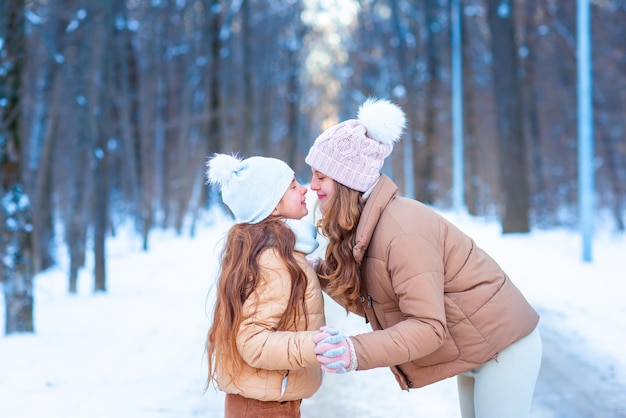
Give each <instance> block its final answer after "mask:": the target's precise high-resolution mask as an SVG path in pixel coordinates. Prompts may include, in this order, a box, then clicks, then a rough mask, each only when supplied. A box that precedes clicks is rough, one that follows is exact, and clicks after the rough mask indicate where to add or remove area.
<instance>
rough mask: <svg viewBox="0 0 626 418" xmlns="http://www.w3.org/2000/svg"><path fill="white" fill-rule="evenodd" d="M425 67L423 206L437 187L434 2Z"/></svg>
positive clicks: (428, 7)
mask: <svg viewBox="0 0 626 418" xmlns="http://www.w3.org/2000/svg"><path fill="white" fill-rule="evenodd" d="M425 6H426V28H427V31H426V33H427V34H428V37H427V39H426V67H427V70H426V72H427V74H428V81H427V82H426V86H425V93H426V94H425V96H424V104H425V106H426V108H425V110H424V141H423V144H422V146H421V147H420V148H421V152H422V153H423V154H424V155H423V157H422V162H421V164H420V172H421V178H422V180H423V182H422V189H421V193H420V196H421V200H422V201H424V202H425V203H430V204H434V203H435V194H436V191H437V185H436V180H435V157H436V149H435V144H436V141H437V131H436V128H437V115H438V113H439V112H440V110H439V109H438V108H437V102H438V101H439V90H440V86H441V83H440V82H439V65H440V64H439V51H438V50H437V48H438V45H437V33H438V32H439V29H435V28H439V26H440V23H439V21H438V18H437V4H436V2H434V1H426V2H425Z"/></svg>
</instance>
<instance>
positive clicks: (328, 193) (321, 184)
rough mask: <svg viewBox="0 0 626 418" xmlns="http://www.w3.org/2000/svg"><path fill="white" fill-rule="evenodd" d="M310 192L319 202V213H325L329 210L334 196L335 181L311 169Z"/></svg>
mask: <svg viewBox="0 0 626 418" xmlns="http://www.w3.org/2000/svg"><path fill="white" fill-rule="evenodd" d="M311 190H313V191H314V192H316V193H317V198H318V199H319V202H320V211H321V212H322V213H325V212H326V211H327V210H328V209H330V204H331V203H330V202H331V201H332V197H333V196H334V195H335V180H333V179H331V178H330V177H327V176H325V175H324V174H322V173H320V172H319V171H317V170H315V169H313V177H312V178H311Z"/></svg>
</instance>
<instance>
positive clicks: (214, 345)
mask: <svg viewBox="0 0 626 418" xmlns="http://www.w3.org/2000/svg"><path fill="white" fill-rule="evenodd" d="M295 242H296V237H295V234H294V233H293V231H291V229H290V228H289V227H288V226H287V225H285V223H284V222H283V221H282V220H281V219H279V218H278V217H270V218H267V219H265V220H263V221H261V222H259V223H257V224H236V225H233V226H232V227H231V229H230V230H229V232H228V235H227V237H226V243H225V245H224V248H223V249H222V255H221V267H220V273H219V276H218V279H217V302H216V304H215V308H214V314H213V322H212V324H211V327H210V328H209V332H208V336H207V342H206V352H207V357H208V366H209V375H208V379H207V387H208V385H209V384H210V383H211V382H212V381H213V382H215V383H217V377H218V374H219V375H222V376H223V377H224V378H225V379H231V380H232V379H234V377H235V376H237V375H238V374H239V373H240V372H241V370H242V367H243V364H244V362H243V359H242V358H241V355H240V354H239V351H238V350H237V330H238V328H239V326H240V324H241V322H242V321H243V319H244V318H243V306H244V303H245V301H246V299H248V297H249V296H250V295H251V294H252V293H253V292H255V290H256V288H257V286H258V284H259V281H260V280H261V278H262V271H261V268H260V266H259V255H260V254H261V253H262V252H263V251H264V250H266V249H267V248H273V249H275V250H276V253H277V254H278V256H279V257H280V258H281V259H282V260H283V261H284V263H285V266H286V268H287V271H288V272H289V275H290V277H291V294H290V296H289V302H288V304H287V309H286V310H285V312H284V313H283V316H282V318H281V319H280V322H279V323H278V325H277V327H276V330H287V329H293V330H296V328H297V324H298V322H299V321H300V319H301V318H304V319H305V328H304V329H306V328H307V327H308V319H307V309H306V304H305V292H306V286H307V276H306V273H305V272H304V271H303V270H302V268H300V266H299V265H298V263H297V261H296V259H295V258H294V255H293V252H294V245H295Z"/></svg>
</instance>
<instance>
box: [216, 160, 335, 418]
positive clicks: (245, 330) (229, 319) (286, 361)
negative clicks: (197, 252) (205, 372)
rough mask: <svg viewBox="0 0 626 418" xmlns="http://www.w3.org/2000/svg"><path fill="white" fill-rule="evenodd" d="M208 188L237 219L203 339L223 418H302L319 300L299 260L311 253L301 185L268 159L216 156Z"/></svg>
mask: <svg viewBox="0 0 626 418" xmlns="http://www.w3.org/2000/svg"><path fill="white" fill-rule="evenodd" d="M207 176H208V179H209V182H211V183H213V184H216V185H219V186H220V187H221V192H222V200H223V201H224V203H225V204H226V205H227V206H228V207H229V208H230V210H231V211H232V212H233V214H234V215H235V217H236V224H235V225H233V226H232V227H231V229H230V230H229V232H228V236H227V238H226V243H225V246H224V248H223V250H222V258H221V265H220V267H221V271H220V274H219V277H218V280H217V301H216V304H215V310H214V315H213V322H212V324H211V327H210V329H209V333H208V338H207V347H206V350H207V355H208V366H209V378H208V382H209V383H211V382H214V383H215V384H217V386H218V388H219V389H220V390H222V391H224V392H226V398H225V404H224V411H225V412H224V413H225V415H224V416H225V417H226V418H230V417H232V418H248V417H250V418H252V417H254V418H263V417H285V418H292V417H300V404H301V400H302V399H303V398H307V397H310V396H311V395H313V394H314V393H315V392H316V391H317V389H318V388H319V386H320V384H321V380H322V371H321V370H320V368H319V363H318V362H317V359H316V356H315V353H314V348H315V342H314V337H315V335H316V334H317V330H318V329H319V328H320V327H322V326H323V325H324V302H323V297H322V293H321V289H320V285H319V282H318V280H317V276H316V275H315V272H314V271H313V269H312V268H311V266H310V265H309V264H308V262H307V260H306V258H305V255H306V254H309V253H311V252H313V251H314V250H315V248H316V247H317V245H318V244H317V241H316V239H315V238H316V229H315V226H314V225H313V224H310V223H307V222H304V221H301V220H299V219H301V218H302V217H304V216H305V215H307V213H308V210H307V207H306V202H305V194H306V190H307V189H306V187H304V186H302V185H300V184H299V183H298V182H297V181H296V180H295V178H294V172H293V170H292V169H291V168H290V167H289V166H288V165H287V164H285V163H284V162H283V161H280V160H277V159H274V158H264V157H251V158H248V159H245V160H240V159H238V158H236V157H234V156H231V155H225V154H217V155H215V156H214V157H213V158H212V159H210V160H209V161H208V170H207Z"/></svg>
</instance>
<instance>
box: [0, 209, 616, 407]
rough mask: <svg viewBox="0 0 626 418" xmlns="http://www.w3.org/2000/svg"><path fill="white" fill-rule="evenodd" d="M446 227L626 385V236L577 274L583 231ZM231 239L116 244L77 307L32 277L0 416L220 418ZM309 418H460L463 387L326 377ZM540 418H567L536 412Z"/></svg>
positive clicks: (584, 354) (335, 312)
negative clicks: (472, 243) (214, 308)
mask: <svg viewBox="0 0 626 418" xmlns="http://www.w3.org/2000/svg"><path fill="white" fill-rule="evenodd" d="M446 215H447V216H448V217H449V218H450V219H451V220H452V221H453V222H455V223H456V224H457V225H459V226H460V227H461V229H463V230H464V231H465V232H467V233H468V234H469V235H471V236H472V237H474V239H475V240H476V241H477V243H478V245H480V246H482V247H484V248H485V249H487V251H488V252H490V253H491V255H492V256H494V258H495V259H496V260H498V262H499V263H500V264H501V265H502V266H503V267H504V269H505V270H506V271H507V272H508V273H509V275H510V276H511V277H512V279H513V281H514V282H515V284H516V285H517V286H518V287H519V288H520V289H521V290H522V292H523V293H524V294H525V295H526V297H527V298H528V300H529V301H530V302H531V303H532V304H533V305H534V306H535V307H536V308H537V310H538V311H539V312H540V314H542V326H544V327H548V328H546V329H550V330H554V329H557V330H559V332H560V333H562V335H564V336H565V337H566V338H564V339H563V344H564V345H565V344H567V347H566V348H567V350H569V351H571V350H580V353H578V355H579V356H580V357H581V358H583V359H586V360H585V362H586V363H588V364H593V367H595V368H598V369H603V370H610V371H611V374H612V379H613V381H614V382H616V384H619V385H623V386H624V385H626V367H625V366H626V358H625V357H624V353H625V352H626V339H624V330H626V300H625V298H624V295H626V268H625V267H624V266H625V264H624V263H625V258H626V237H624V236H623V235H621V236H616V235H613V234H611V233H608V232H604V231H599V232H598V233H597V234H596V237H595V240H594V245H593V262H592V263H583V262H581V257H580V254H581V240H580V236H579V235H578V234H577V233H575V232H571V231H545V232H544V231H533V232H532V233H531V234H527V235H509V236H505V237H503V236H501V235H500V233H499V227H498V225H497V224H495V223H493V222H487V221H482V220H476V219H471V218H469V217H467V216H457V215H454V214H446ZM228 226H229V222H228V221H227V220H226V219H224V218H223V217H221V216H220V215H219V214H217V215H215V214H214V216H211V217H210V220H209V221H207V222H206V223H205V224H204V226H203V228H201V229H200V230H199V233H198V236H197V237H195V238H193V239H192V238H189V237H178V236H175V235H174V234H173V233H172V232H169V231H164V232H156V233H154V234H153V235H152V237H151V250H150V251H149V252H147V253H144V252H141V251H140V244H141V242H140V240H139V238H137V237H135V236H133V235H132V234H129V233H126V232H125V231H120V234H119V235H118V236H117V237H116V238H113V239H111V240H110V241H109V243H108V264H107V269H108V271H107V273H108V280H109V281H108V292H107V293H106V294H93V293H92V283H91V282H92V278H91V274H90V271H88V270H85V271H83V272H82V273H81V276H80V281H79V292H78V294H77V295H69V294H68V293H67V291H66V288H67V278H66V268H65V267H66V266H65V265H62V266H61V267H60V268H58V269H53V270H51V271H47V272H45V273H42V274H40V275H38V276H37V277H36V283H35V285H36V290H35V327H36V332H35V333H34V334H32V335H12V336H9V337H7V336H0V417H2V418H32V417H38V418H39V417H45V418H72V417H75V418H85V417H90V418H112V417H116V418H119V417H129V418H130V417H132V418H148V417H150V418H152V417H155V418H158V417H167V418H187V417H198V416H202V417H220V416H221V414H222V402H223V394H222V393H220V392H218V391H216V390H215V389H214V388H212V387H210V388H209V389H208V390H207V391H206V392H205V391H204V385H205V377H206V358H205V356H204V352H203V350H204V340H205V336H206V331H207V329H208V326H209V312H210V310H211V302H212V300H213V299H212V294H211V293H210V292H211V285H212V283H213V280H214V275H215V272H216V271H217V255H218V251H219V248H218V245H219V244H218V242H219V239H220V238H221V236H222V234H223V232H224V231H226V229H227V228H228ZM62 264H63V263H62ZM3 303H4V301H3V300H2V299H1V296H0V305H1V306H3ZM326 308H327V322H328V323H329V324H333V325H334V326H336V327H337V328H340V329H341V330H342V331H344V332H346V333H351V334H352V333H359V332H366V331H368V326H367V325H366V324H364V323H363V321H362V320H361V319H360V318H357V317H354V316H346V315H345V312H344V311H343V309H342V308H340V307H338V306H337V305H336V304H334V302H332V301H330V300H329V299H327V303H326ZM3 320H4V318H3V317H2V318H0V329H4V324H3V322H2V321H3ZM572 341H576V342H577V343H576V344H575V345H572ZM578 347H580V348H578ZM540 379H541V375H540ZM580 379H581V381H584V379H585V376H584V375H582V376H580ZM564 383H565V382H564ZM538 386H539V385H538ZM557 409H558V408H557ZM302 412H303V416H304V417H305V418H306V417H309V418H313V417H335V416H336V417H366V418H375V417H380V418H386V417H407V418H408V417H418V416H419V417H437V418H441V417H458V416H459V412H458V405H457V394H456V381H455V380H454V379H449V380H446V381H443V382H440V383H437V384H434V385H431V386H429V387H426V388H422V389H418V390H414V391H411V392H403V391H401V390H399V388H398V386H397V384H396V383H395V381H394V379H393V378H392V376H391V373H390V372H389V371H388V370H387V369H378V370H371V371H365V372H355V373H349V374H346V375H327V376H325V378H324V383H323V385H322V388H321V389H320V391H319V392H318V393H316V394H315V396H313V397H312V398H311V399H306V400H304V401H303V404H302ZM533 416H534V417H537V418H539V417H541V418H551V417H559V416H561V415H559V413H558V411H550V410H548V409H546V406H545V405H541V404H539V403H536V404H535V406H534V407H533ZM616 416H626V412H624V415H616Z"/></svg>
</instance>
